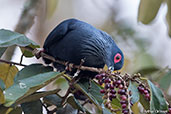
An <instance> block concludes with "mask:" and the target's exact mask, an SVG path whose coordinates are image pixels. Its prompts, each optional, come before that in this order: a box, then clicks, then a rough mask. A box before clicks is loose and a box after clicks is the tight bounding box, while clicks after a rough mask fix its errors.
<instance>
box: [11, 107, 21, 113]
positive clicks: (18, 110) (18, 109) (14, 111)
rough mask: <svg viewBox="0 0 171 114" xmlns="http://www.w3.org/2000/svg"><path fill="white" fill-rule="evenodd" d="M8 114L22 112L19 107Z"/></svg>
mask: <svg viewBox="0 0 171 114" xmlns="http://www.w3.org/2000/svg"><path fill="white" fill-rule="evenodd" d="M9 114H22V109H21V107H17V108H14V109H13V110H12V111H11V112H10V113H9Z"/></svg>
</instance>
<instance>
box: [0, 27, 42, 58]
mask: <svg viewBox="0 0 171 114" xmlns="http://www.w3.org/2000/svg"><path fill="white" fill-rule="evenodd" d="M12 45H17V46H21V47H25V46H30V47H31V48H36V47H39V45H38V44H36V43H35V42H33V41H32V40H30V39H28V38H27V37H26V36H25V35H23V34H20V33H17V32H12V31H10V30H5V29H0V47H9V46H12ZM22 52H23V53H24V55H25V56H28V57H31V56H33V55H32V54H31V53H30V52H28V51H26V50H23V51H22Z"/></svg>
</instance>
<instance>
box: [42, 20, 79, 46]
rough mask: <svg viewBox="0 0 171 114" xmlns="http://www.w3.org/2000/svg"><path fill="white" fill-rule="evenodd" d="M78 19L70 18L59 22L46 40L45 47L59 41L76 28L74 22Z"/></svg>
mask: <svg viewBox="0 0 171 114" xmlns="http://www.w3.org/2000/svg"><path fill="white" fill-rule="evenodd" d="M76 21H77V20H76V19H69V20H66V21H63V22H62V23H61V24H59V25H58V26H57V27H56V28H55V29H54V30H53V31H52V32H51V33H50V34H49V35H48V37H47V39H46V40H45V43H44V46H43V48H44V49H46V48H48V47H49V46H51V45H52V44H54V43H57V42H58V41H59V40H61V39H62V38H63V37H64V36H65V35H66V34H67V33H69V32H70V31H72V30H74V26H72V25H73V23H75V22H76Z"/></svg>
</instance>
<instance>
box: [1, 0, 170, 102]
mask: <svg viewBox="0 0 171 114" xmlns="http://www.w3.org/2000/svg"><path fill="white" fill-rule="evenodd" d="M154 6H155V5H151V8H152V9H151V10H153V8H154V9H155V7H154ZM139 7H140V0H0V29H2V28H3V29H9V30H12V31H16V32H20V33H23V34H25V35H26V36H27V37H28V38H30V39H32V40H33V41H35V42H36V43H38V44H39V45H40V46H41V47H42V45H43V42H44V40H45V39H46V37H47V35H48V34H49V33H50V31H51V30H52V29H53V28H54V27H55V26H56V25H58V24H59V23H60V22H61V21H63V20H65V19H68V18H77V19H80V20H82V21H85V22H87V23H89V24H91V25H93V26H95V27H96V28H98V29H101V30H103V31H105V32H107V33H109V34H110V35H111V36H112V37H113V39H114V40H115V42H116V43H117V44H118V46H119V47H120V48H121V50H123V52H124V55H125V64H124V68H123V69H122V73H125V72H127V73H130V74H133V73H137V72H140V73H141V74H142V75H143V76H145V77H147V78H149V79H151V80H152V81H153V82H155V83H156V84H157V85H158V86H159V87H160V88H162V89H163V90H164V91H165V94H166V96H167V98H170V96H169V95H171V91H170V93H169V90H170V89H171V87H170V85H171V70H170V68H171V38H170V37H169V33H168V32H169V30H168V28H169V27H168V26H169V25H168V22H170V21H171V20H169V21H168V20H167V19H166V14H167V12H168V9H169V8H168V7H167V4H166V3H162V4H161V5H160V7H159V11H157V14H156V16H155V17H154V19H152V21H150V22H148V23H146V24H143V23H144V22H143V21H142V20H141V19H138V16H139V15H144V14H139V13H142V12H141V11H140V9H139ZM142 7H145V8H146V6H142ZM151 10H149V12H150V11H151ZM144 13H146V12H144ZM11 55H12V58H11ZM20 56H21V51H20V50H19V49H18V48H14V47H12V48H9V49H8V51H7V53H6V54H5V55H4V56H3V58H4V59H6V60H11V61H15V62H19V61H20ZM35 62H42V61H41V60H39V61H38V60H37V59H35V58H29V59H28V58H24V60H23V64H30V63H35ZM19 68H20V67H19ZM165 83H167V84H165ZM169 88H170V89H169ZM169 101H171V99H170V100H169Z"/></svg>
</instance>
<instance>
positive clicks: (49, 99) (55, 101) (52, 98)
mask: <svg viewBox="0 0 171 114" xmlns="http://www.w3.org/2000/svg"><path fill="white" fill-rule="evenodd" d="M43 101H44V102H45V103H46V104H47V105H55V106H57V107H58V108H60V107H62V105H61V101H62V98H60V97H59V96H57V95H56V94H52V95H48V96H46V97H44V98H43Z"/></svg>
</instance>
